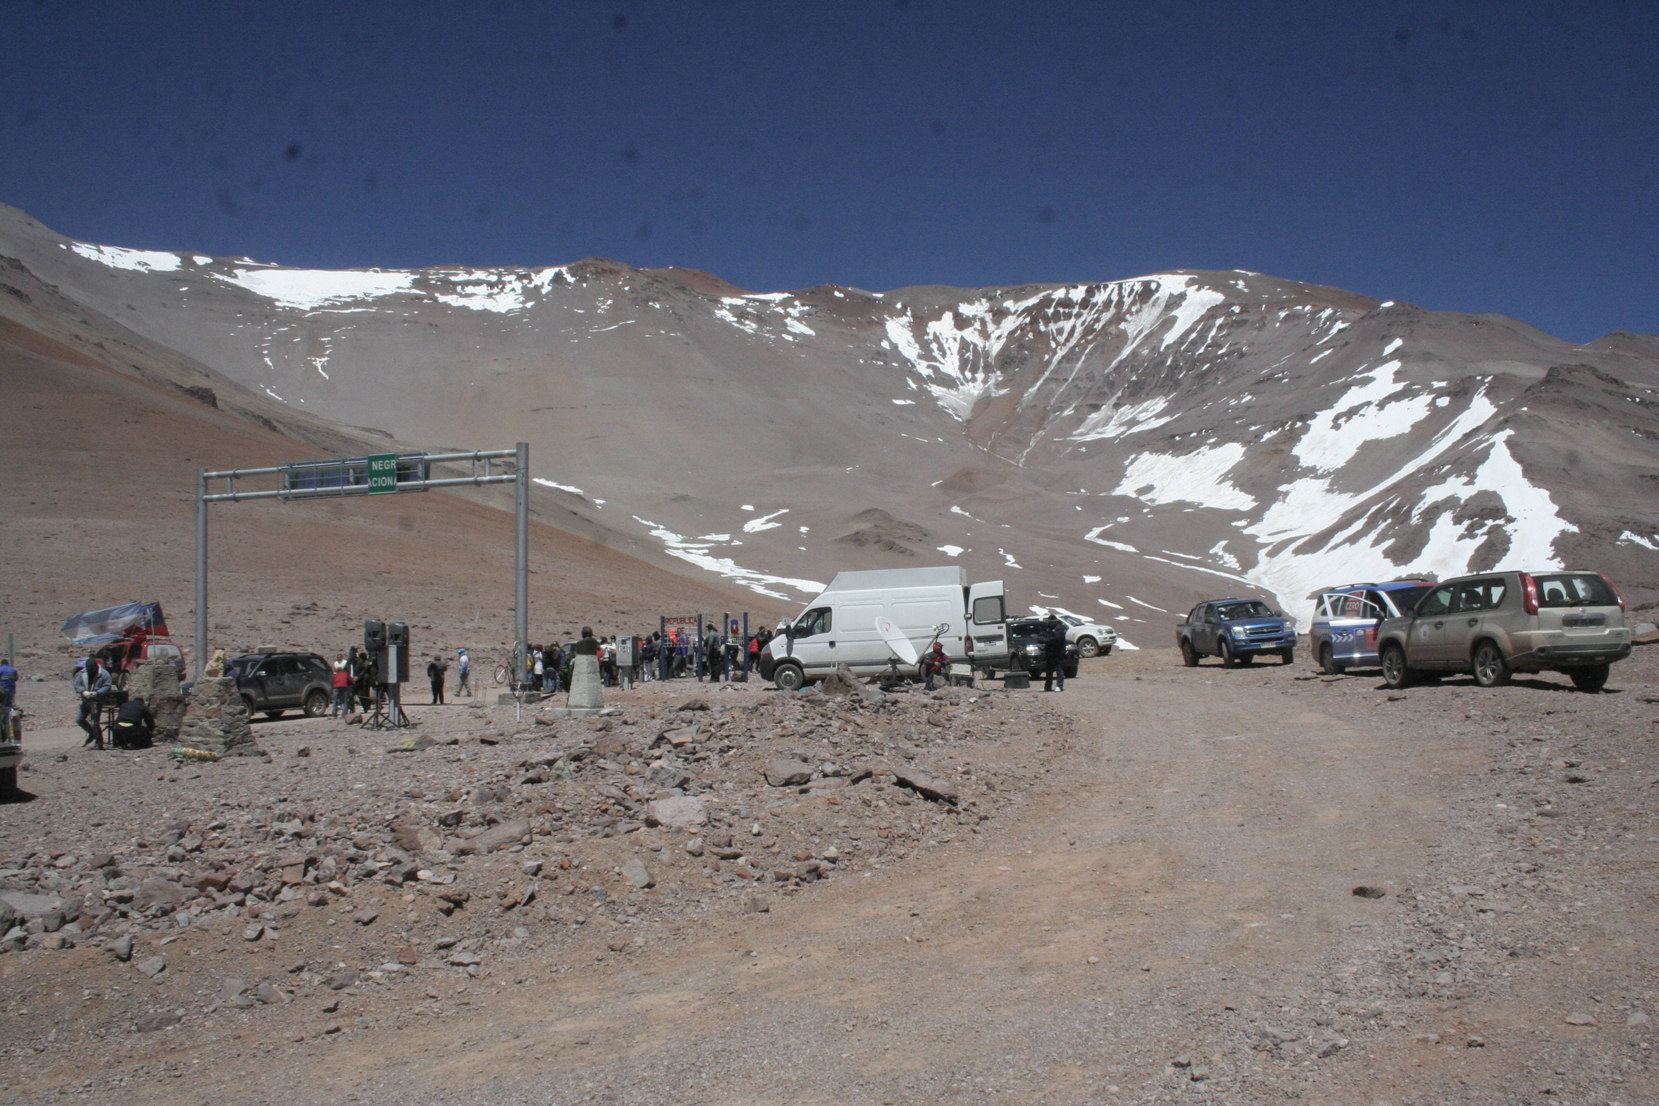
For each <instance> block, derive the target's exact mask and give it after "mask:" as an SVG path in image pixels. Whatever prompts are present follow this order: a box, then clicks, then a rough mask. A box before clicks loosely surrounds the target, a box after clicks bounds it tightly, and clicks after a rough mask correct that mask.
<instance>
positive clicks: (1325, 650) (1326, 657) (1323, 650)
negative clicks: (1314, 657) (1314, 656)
mask: <svg viewBox="0 0 1659 1106" xmlns="http://www.w3.org/2000/svg"><path fill="white" fill-rule="evenodd" d="M1319 671H1321V672H1323V673H1324V674H1325V675H1327V676H1338V675H1341V673H1342V669H1340V668H1338V667H1337V666H1336V655H1335V654H1334V653H1332V652H1331V643H1330V642H1328V641H1327V642H1326V643H1325V644H1323V645H1321V646H1320V647H1319Z"/></svg>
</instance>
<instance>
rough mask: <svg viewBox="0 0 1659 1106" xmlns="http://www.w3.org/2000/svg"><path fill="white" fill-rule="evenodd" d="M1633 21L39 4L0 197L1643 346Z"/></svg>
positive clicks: (467, 243)
mask: <svg viewBox="0 0 1659 1106" xmlns="http://www.w3.org/2000/svg"><path fill="white" fill-rule="evenodd" d="M1655 57H1659V5H1655V4H1652V3H1641V4H1636V3H1631V4H1595V3H1579V4H1569V3H1558V4H1554V5H1550V4H1532V3H1501V4H1499V3H1494V4H1487V3H1465V2H1454V3H1439V4H1433V3H1418V4H1407V5H1390V4H1381V3H1338V2H1330V0H1326V2H1314V3H1265V2H1264V3H1249V2H1244V0H1238V2H1232V3H1199V2H1194V3H1182V4H1175V3H1157V2H1154V0H1143V2H1139V3H1134V4H1112V3H1081V4H1068V3H1042V2H1034V3H1021V4H1007V3H1001V4H980V3H943V2H938V0H908V2H900V3H894V2H893V0H883V2H874V0H871V2H868V3H865V2H859V0H841V2H836V3H817V4H805V3H785V2H778V0H771V2H751V0H728V2H718V0H704V2H686V3H659V2H649V0H638V2H633V0H616V2H611V3H585V2H573V3H551V2H537V3H511V2H503V3H474V4H453V3H426V2H420V0H406V2H399V3H373V2H367V0H365V2H356V3H349V4H339V3H327V4H322V3H318V4H308V3H285V4H269V3H263V4H240V3H234V2H217V3H207V4H197V3H190V2H184V0H172V2H169V3H163V4H155V3H148V4H129V3H90V2H88V3H54V2H49V0H43V2H39V3H27V2H23V0H12V2H11V3H8V4H6V5H5V15H4V34H3V35H0V201H3V202H5V203H8V204H11V205H13V206H16V207H20V208H23V209H24V210H26V211H28V212H29V213H30V214H32V215H34V216H35V217H37V218H39V219H40V220H41V221H43V222H45V223H46V224H47V225H49V226H51V227H53V228H54V229H56V230H59V231H61V232H63V233H65V234H69V235H71V236H74V237H76V238H81V239H85V240H89V241H97V242H106V243H112V244H116V245H123V246H133V247H141V248H153V249H181V250H182V249H191V250H203V251H206V252H209V253H213V254H217V255H247V256H251V257H255V258H258V259H260V260H265V261H275V262H281V263H283V264H289V265H301V266H313V267H367V266H381V267H411V266H420V265H429V264H445V263H452V262H461V263H468V264H474V265H481V266H482V265H508V264H523V265H541V264H553V263H558V262H563V261H569V260H573V259H575V258H578V257H584V256H588V255H594V254H598V255H603V256H607V257H613V258H617V259H619V260H622V261H626V262H629V263H632V264H635V265H671V264H672V265H685V266H690V267H694V268H701V269H707V270H709V271H711V272H714V273H716V274H718V275H720V276H722V277H724V278H725V279H727V280H730V281H732V282H733V283H735V284H738V285H741V286H743V287H746V288H749V289H752V290H756V291H771V290H779V289H788V288H801V287H807V286H810V285H814V284H819V283H824V282H835V283H840V284H847V285H854V286H857V287H862V288H869V289H876V290H884V289H890V288H895V287H902V286H905V285H912V284H952V285H962V286H980V285H992V284H1003V285H1006V284H1016V283H1024V282H1034V281H1035V282H1060V281H1076V280H1094V279H1114V278H1120V277H1128V276H1135V275H1139V274H1142V273H1148V272H1155V271H1159V270H1164V269H1172V268H1184V267H1188V268H1242V269H1251V270H1256V271H1261V272H1268V273H1272V274H1275V275H1278V276H1284V277H1290V278H1294V279H1300V280H1307V281H1313V282H1317V283H1322V284H1331V285H1336V286H1339V287H1343V288H1348V289H1352V290H1354V291H1358V292H1362V293H1365V294H1367V295H1372V296H1376V297H1378V298H1380V299H1403V300H1410V301H1412V302H1414V303H1418V304H1420V305H1422V306H1425V307H1430V308H1439V309H1448V310H1462V311H1477V312H1482V311H1495V312H1500V313H1503V314H1506V315H1512V316H1514V317H1516V318H1519V319H1522V320H1524V321H1526V322H1529V323H1532V324H1533V325H1535V326H1538V327H1540V328H1542V329H1544V330H1546V331H1548V332H1550V333H1553V334H1557V335H1559V336H1561V337H1564V338H1569V339H1572V340H1575V341H1587V340H1589V339H1591V338H1594V337H1597V336H1599V335H1600V334H1602V333H1605V332H1607V331H1609V330H1616V329H1626V330H1637V331H1644V332H1648V333H1653V332H1659V190H1656V180H1655V178H1656V176H1659V141H1656V140H1659V80H1655V79H1654V77H1653V67H1654V64H1655V62H1654V58H1655Z"/></svg>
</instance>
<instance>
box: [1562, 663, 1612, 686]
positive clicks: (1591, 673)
mask: <svg viewBox="0 0 1659 1106" xmlns="http://www.w3.org/2000/svg"><path fill="white" fill-rule="evenodd" d="M1612 671H1613V666H1612V665H1610V664H1587V665H1585V666H1584V667H1583V668H1573V669H1569V670H1568V672H1567V675H1569V676H1571V677H1572V680H1573V686H1574V687H1576V688H1578V690H1580V691H1600V690H1601V689H1602V688H1604V687H1606V686H1607V676H1608V674H1609V673H1610V672H1612Z"/></svg>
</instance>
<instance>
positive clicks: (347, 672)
mask: <svg viewBox="0 0 1659 1106" xmlns="http://www.w3.org/2000/svg"><path fill="white" fill-rule="evenodd" d="M354 648H355V647H354ZM350 710H351V668H350V666H349V665H348V664H347V662H346V658H345V655H344V654H341V656H340V657H339V659H337V660H336V661H335V662H334V717H336V718H339V717H340V716H341V715H344V714H346V713H347V712H348V711H350Z"/></svg>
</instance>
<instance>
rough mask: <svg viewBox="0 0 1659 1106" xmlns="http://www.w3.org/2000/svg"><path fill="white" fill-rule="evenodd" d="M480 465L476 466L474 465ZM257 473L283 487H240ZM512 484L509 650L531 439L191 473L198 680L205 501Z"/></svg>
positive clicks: (520, 610) (202, 660)
mask: <svg viewBox="0 0 1659 1106" xmlns="http://www.w3.org/2000/svg"><path fill="white" fill-rule="evenodd" d="M497 461H507V462H509V463H510V464H511V465H512V469H513V471H512V472H510V473H499V472H496V471H495V462H497ZM467 463H471V465H472V474H471V475H470V476H445V477H439V478H438V479H433V478H432V475H431V473H432V468H431V467H432V466H433V465H440V464H446V465H462V464H467ZM480 466H482V468H480ZM255 476H275V477H278V478H279V480H280V483H281V485H282V486H281V487H278V488H261V489H258V490H255V491H238V490H237V487H236V482H237V481H238V480H243V479H247V478H249V477H255ZM209 480H223V481H224V482H225V490H224V491H223V492H219V493H215V494H212V495H209V494H208V490H207V488H208V481H209ZM508 483H511V484H514V485H515V489H514V496H513V499H514V507H515V513H516V516H517V517H516V520H515V523H516V525H515V529H514V534H513V560H514V565H513V568H514V573H513V575H514V597H513V598H514V611H513V635H514V637H515V639H516V640H517V641H518V643H519V644H518V645H515V646H514V648H515V651H516V650H517V649H519V648H522V647H523V643H524V642H525V641H527V640H529V637H530V444H529V443H528V442H519V443H518V444H517V446H515V447H514V448H512V449H492V450H480V451H477V452H473V453H381V454H373V455H371V456H367V457H340V458H330V459H327V460H322V461H294V462H291V463H289V464H286V465H276V466H274V467H271V468H257V469H227V470H224V471H220V472H209V471H208V470H207V469H197V470H196V663H195V674H196V679H198V680H199V679H201V678H202V669H203V668H204V667H205V666H206V665H207V505H208V504H209V503H239V502H241V501H242V500H244V499H281V500H284V501H286V500H293V499H339V498H341V497H346V496H356V495H375V494H382V493H390V492H424V491H426V490H427V489H428V488H458V487H480V486H482V485H484V484H508Z"/></svg>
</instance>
